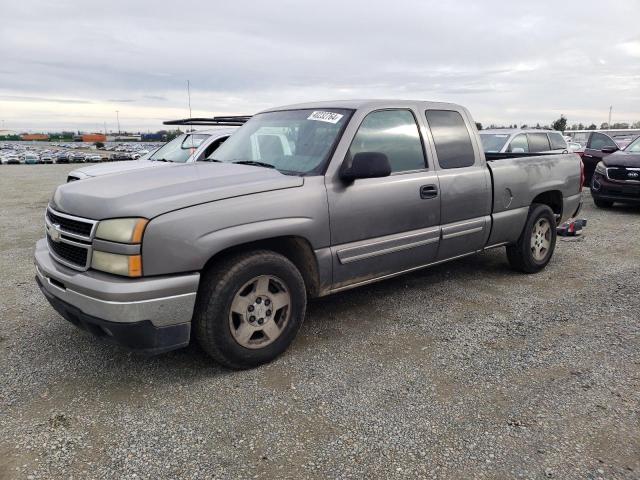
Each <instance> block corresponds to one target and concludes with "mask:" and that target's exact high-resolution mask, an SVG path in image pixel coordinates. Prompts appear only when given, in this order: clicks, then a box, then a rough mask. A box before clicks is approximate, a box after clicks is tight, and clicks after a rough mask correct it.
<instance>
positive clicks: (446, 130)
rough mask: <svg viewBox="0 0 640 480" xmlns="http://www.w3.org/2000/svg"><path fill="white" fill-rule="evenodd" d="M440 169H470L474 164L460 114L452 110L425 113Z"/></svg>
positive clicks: (468, 138) (468, 136) (470, 146)
mask: <svg viewBox="0 0 640 480" xmlns="http://www.w3.org/2000/svg"><path fill="white" fill-rule="evenodd" d="M425 115H426V117H427V122H428V123H429V129H430V130H431V135H433V143H434V144H435V146H436V152H437V153H438V162H439V163H440V167H441V168H462V167H470V166H472V165H473V164H474V163H475V160H476V158H475V154H474V152H473V144H472V143H471V136H470V135H469V130H468V129H467V125H466V124H465V123H464V119H463V118H462V115H460V113H458V112H455V111H453V110H427V111H426V112H425Z"/></svg>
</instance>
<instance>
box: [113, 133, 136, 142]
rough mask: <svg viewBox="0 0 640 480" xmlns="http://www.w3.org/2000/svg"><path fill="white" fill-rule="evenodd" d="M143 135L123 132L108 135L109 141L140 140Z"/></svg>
mask: <svg viewBox="0 0 640 480" xmlns="http://www.w3.org/2000/svg"><path fill="white" fill-rule="evenodd" d="M140 138H141V136H140V135H137V134H128V133H123V134H121V135H107V142H139V141H140Z"/></svg>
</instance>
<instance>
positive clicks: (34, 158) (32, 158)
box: [22, 152, 40, 165]
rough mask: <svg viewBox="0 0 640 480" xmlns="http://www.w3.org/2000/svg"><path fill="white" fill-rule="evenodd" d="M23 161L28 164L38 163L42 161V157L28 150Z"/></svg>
mask: <svg viewBox="0 0 640 480" xmlns="http://www.w3.org/2000/svg"><path fill="white" fill-rule="evenodd" d="M22 161H23V163H25V164H27V165H36V164H37V163H40V157H39V156H38V155H37V154H35V153H31V152H26V153H25V154H24V155H23V156H22Z"/></svg>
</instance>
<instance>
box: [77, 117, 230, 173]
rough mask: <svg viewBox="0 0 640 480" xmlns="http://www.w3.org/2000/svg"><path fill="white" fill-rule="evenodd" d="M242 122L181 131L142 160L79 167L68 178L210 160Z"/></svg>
mask: <svg viewBox="0 0 640 480" xmlns="http://www.w3.org/2000/svg"><path fill="white" fill-rule="evenodd" d="M238 126H239V125H238ZM238 126H228V127H224V128H221V127H217V128H211V129H206V130H196V131H193V132H190V133H186V134H183V135H180V136H179V137H176V138H174V139H173V140H171V141H170V142H168V143H166V144H164V145H163V146H161V147H160V148H158V149H157V150H155V151H154V152H152V153H151V154H147V155H145V156H143V157H141V158H140V159H138V160H133V161H121V162H120V161H117V162H110V163H105V164H101V165H93V166H90V167H83V168H79V169H77V170H73V171H72V172H70V173H69V175H68V176H67V182H72V181H75V180H82V179H85V178H90V177H98V176H102V175H109V174H113V173H120V172H125V171H129V170H138V169H142V168H154V167H163V166H168V165H171V164H172V163H190V162H195V161H198V160H206V159H207V157H208V156H209V155H210V154H211V153H212V152H214V151H215V150H216V149H217V148H218V147H219V146H220V145H222V143H223V142H224V141H225V140H226V139H227V138H229V137H230V136H231V134H233V132H235V131H236V130H237V129H238Z"/></svg>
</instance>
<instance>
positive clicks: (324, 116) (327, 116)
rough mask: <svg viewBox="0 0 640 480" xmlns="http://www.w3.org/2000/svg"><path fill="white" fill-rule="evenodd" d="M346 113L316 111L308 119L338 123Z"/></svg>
mask: <svg viewBox="0 0 640 480" xmlns="http://www.w3.org/2000/svg"><path fill="white" fill-rule="evenodd" d="M343 116H344V115H340V114H339V113H334V112H322V111H318V110H316V111H314V112H313V113H312V114H311V115H309V117H308V118H307V120H317V121H319V122H328V123H338V122H339V121H340V119H341V118H342V117H343Z"/></svg>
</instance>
